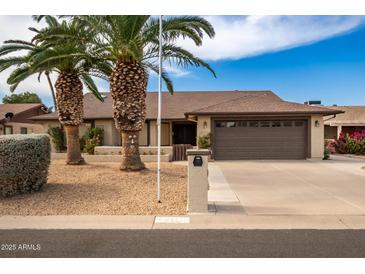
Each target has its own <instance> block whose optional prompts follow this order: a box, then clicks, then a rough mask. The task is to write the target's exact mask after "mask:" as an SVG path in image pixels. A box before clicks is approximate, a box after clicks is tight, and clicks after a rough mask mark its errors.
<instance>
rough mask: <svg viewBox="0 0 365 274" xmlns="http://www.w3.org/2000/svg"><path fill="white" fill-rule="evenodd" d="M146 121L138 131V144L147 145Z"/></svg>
mask: <svg viewBox="0 0 365 274" xmlns="http://www.w3.org/2000/svg"><path fill="white" fill-rule="evenodd" d="M147 133H148V130H147V123H144V127H143V128H142V131H141V132H140V133H139V145H140V146H147Z"/></svg>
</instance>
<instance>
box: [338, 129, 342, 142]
mask: <svg viewBox="0 0 365 274" xmlns="http://www.w3.org/2000/svg"><path fill="white" fill-rule="evenodd" d="M341 132H342V126H337V139H338V138H340V134H341Z"/></svg>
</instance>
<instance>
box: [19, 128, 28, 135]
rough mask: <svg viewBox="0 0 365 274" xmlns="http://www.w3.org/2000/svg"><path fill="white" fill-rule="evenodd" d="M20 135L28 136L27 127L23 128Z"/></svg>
mask: <svg viewBox="0 0 365 274" xmlns="http://www.w3.org/2000/svg"><path fill="white" fill-rule="evenodd" d="M20 134H28V129H27V128H26V127H21V128H20Z"/></svg>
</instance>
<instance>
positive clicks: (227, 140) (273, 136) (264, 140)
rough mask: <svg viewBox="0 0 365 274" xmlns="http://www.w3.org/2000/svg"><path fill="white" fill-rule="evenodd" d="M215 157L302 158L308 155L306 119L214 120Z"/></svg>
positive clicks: (240, 158)
mask: <svg viewBox="0 0 365 274" xmlns="http://www.w3.org/2000/svg"><path fill="white" fill-rule="evenodd" d="M212 125H213V127H214V128H213V129H212V131H213V155H214V159H216V160H245V159H250V160H253V159H305V158H307V157H308V120H307V119H285V118H284V119H280V120H269V119H267V120H254V119H252V120H243V119H227V120H223V119H222V120H221V119H219V120H214V121H213V123H212Z"/></svg>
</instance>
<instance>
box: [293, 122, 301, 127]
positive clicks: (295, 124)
mask: <svg viewBox="0 0 365 274" xmlns="http://www.w3.org/2000/svg"><path fill="white" fill-rule="evenodd" d="M294 126H296V127H302V126H303V121H295V122H294Z"/></svg>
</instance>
